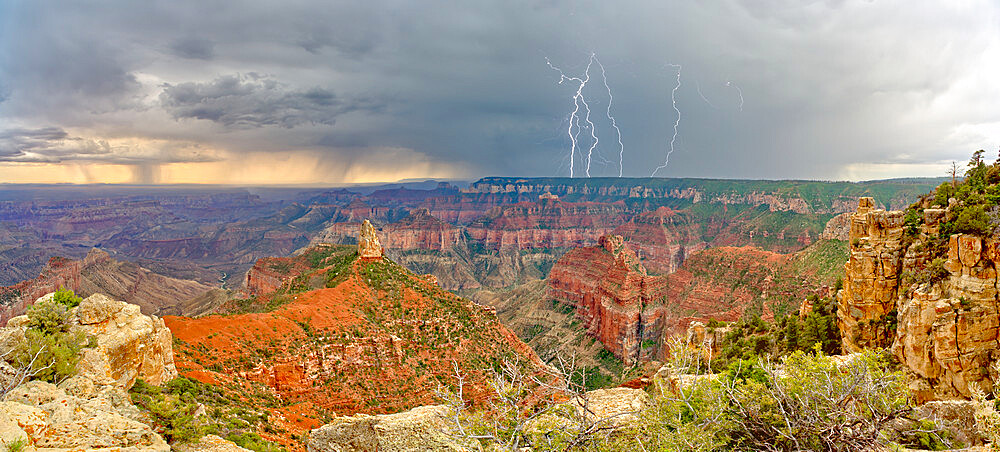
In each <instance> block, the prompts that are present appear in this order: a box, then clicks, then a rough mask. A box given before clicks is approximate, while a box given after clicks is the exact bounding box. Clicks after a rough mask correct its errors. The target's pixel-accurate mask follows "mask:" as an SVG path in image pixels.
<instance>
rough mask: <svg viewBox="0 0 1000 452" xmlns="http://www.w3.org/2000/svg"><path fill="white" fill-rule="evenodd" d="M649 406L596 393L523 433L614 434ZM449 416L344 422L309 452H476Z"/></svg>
mask: <svg viewBox="0 0 1000 452" xmlns="http://www.w3.org/2000/svg"><path fill="white" fill-rule="evenodd" d="M651 404H652V399H651V398H650V397H649V395H648V394H646V392H645V391H643V390H640V389H630V388H612V389H599V390H596V391H590V392H587V393H586V395H585V396H584V397H578V398H575V399H573V400H570V401H568V402H565V403H563V404H560V405H558V406H556V407H553V408H555V409H553V410H551V414H544V415H542V416H539V417H538V418H536V419H535V420H533V421H532V422H531V423H530V424H529V425H527V426H526V429H527V430H526V431H527V432H530V433H532V434H537V435H549V434H555V433H558V434H560V435H566V434H570V435H572V434H573V432H575V431H578V430H579V429H580V428H581V427H582V428H585V429H587V428H590V427H591V426H598V427H599V428H600V429H601V430H607V429H612V430H613V429H616V428H620V427H624V426H627V425H630V424H634V423H635V422H637V421H638V419H639V417H638V415H639V413H640V412H642V411H643V410H645V409H647V408H648V407H650V406H651ZM452 416H453V411H452V410H451V408H450V407H448V406H445V405H430V406H421V407H417V408H414V409H412V410H410V411H406V412H402V413H396V414H382V415H377V416H368V415H364V414H359V415H355V416H343V417H339V418H337V419H334V421H333V422H331V423H329V424H326V425H324V426H322V427H320V428H318V429H315V430H313V431H312V432H310V434H309V444H308V450H309V451H310V452H354V451H358V452H360V451H379V452H403V451H424V450H437V451H465V450H475V449H474V448H470V447H469V446H467V445H465V443H464V440H463V439H462V438H461V437H460V436H458V435H456V434H455V433H454V427H455V426H454V423H453V422H454V421H453V418H452Z"/></svg>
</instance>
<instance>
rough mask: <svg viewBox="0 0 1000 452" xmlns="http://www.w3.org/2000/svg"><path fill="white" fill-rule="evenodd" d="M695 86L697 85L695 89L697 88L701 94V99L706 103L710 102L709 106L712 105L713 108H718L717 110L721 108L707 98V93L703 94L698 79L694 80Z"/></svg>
mask: <svg viewBox="0 0 1000 452" xmlns="http://www.w3.org/2000/svg"><path fill="white" fill-rule="evenodd" d="M694 87H695V89H696V90H697V91H698V95H699V96H701V100H703V101H705V103H706V104H708V106H709V107H712V108H714V109H716V110H718V109H719V107H716V106H715V105H714V104H713V103H712V102H710V101H709V100H708V98H707V97H705V95H704V94H702V92H701V83H698V81H697V80H695V81H694Z"/></svg>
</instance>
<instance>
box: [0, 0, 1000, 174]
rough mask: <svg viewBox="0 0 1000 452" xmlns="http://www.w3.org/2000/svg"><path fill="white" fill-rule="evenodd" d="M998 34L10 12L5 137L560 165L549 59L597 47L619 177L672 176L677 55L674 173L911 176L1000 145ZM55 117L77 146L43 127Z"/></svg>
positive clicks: (56, 148) (415, 14)
mask: <svg viewBox="0 0 1000 452" xmlns="http://www.w3.org/2000/svg"><path fill="white" fill-rule="evenodd" d="M998 30H1000V5H997V4H996V2H994V1H992V0H963V1H958V2H947V4H943V3H938V2H910V1H905V0H885V1H878V2H869V1H862V0H837V1H825V2H823V1H821V2H808V3H804V2H796V1H792V0H721V1H718V2H702V1H697V0H670V1H661V0H643V1H636V2H602V1H596V0H595V1H560V0H554V1H545V2H529V1H520V0H514V1H499V0H498V1H482V2H443V1H434V0H429V1H426V2H412V1H392V0H381V1H373V2H350V1H334V2H327V1H323V2H321V1H318V0H294V1H289V2H282V3H281V5H280V7H276V6H275V4H274V3H272V2H264V1H249V2H241V3H240V4H232V3H228V2H218V1H215V0H209V1H185V0H179V1H173V2H165V3H159V4H157V3H154V2H130V1H125V0H113V1H108V2H100V3H96V4H87V5H76V4H73V3H69V4H61V3H60V4H56V3H50V2H45V1H37V2H0V123H2V124H5V125H7V126H8V127H10V128H11V129H14V128H15V127H18V128H20V129H18V130H20V132H19V133H20V134H19V135H18V134H13V135H12V134H11V133H12V132H8V133H7V136H6V137H5V138H3V140H4V141H3V142H2V144H3V146H4V147H3V154H2V155H3V157H0V158H3V159H7V160H11V159H15V158H22V159H26V158H39V159H45V158H54V159H58V158H62V157H60V155H61V154H60V152H67V153H69V154H70V155H79V156H86V155H100V156H106V158H109V159H110V158H112V156H113V155H116V154H121V155H127V156H128V157H127V158H128V159H132V160H135V159H147V160H148V161H150V162H157V161H160V160H163V159H166V160H171V161H176V160H177V159H178V158H180V157H179V156H184V155H188V154H184V153H180V154H178V153H176V152H174V151H171V150H169V149H168V147H163V146H158V147H154V148H151V149H148V150H147V151H148V152H147V151H143V152H137V151H136V150H135V149H132V148H130V149H127V150H122V149H119V148H117V147H114V146H111V147H107V148H105V147H101V146H100V143H101V140H102V137H111V136H118V137H122V136H128V137H138V138H148V139H150V140H154V141H156V142H157V143H162V142H171V141H176V142H178V143H195V144H200V145H202V146H205V147H212V148H219V149H227V150H229V151H231V152H232V153H234V154H236V155H238V154H240V153H242V152H250V151H253V152H274V153H282V152H286V151H287V150H289V149H305V150H310V151H315V152H317V153H320V154H321V155H323V156H325V158H327V159H329V160H331V161H336V160H343V161H351V160H353V158H354V157H356V154H358V153H361V152H365V151H364V150H365V149H368V148H375V147H378V148H393V149H409V150H412V151H413V152H415V153H419V154H422V155H426V156H427V158H428V159H429V160H432V161H437V162H457V163H460V164H462V165H463V166H464V167H466V168H471V172H470V174H468V176H469V177H477V176H481V175H486V174H503V175H526V176H542V175H566V174H568V153H569V152H568V150H569V143H570V141H569V137H568V136H567V134H566V127H567V125H568V123H567V122H566V121H567V114H568V113H569V111H570V110H571V109H572V107H573V101H572V95H573V93H574V91H575V88H574V86H572V84H571V83H563V84H559V83H558V82H559V77H558V74H557V73H555V72H554V71H552V70H551V69H549V68H548V67H547V66H546V65H545V57H549V58H550V59H551V61H552V62H553V64H556V65H558V66H560V67H561V68H562V69H563V70H565V71H566V73H567V74H568V75H582V72H583V69H584V66H585V64H586V61H587V57H588V56H589V54H590V53H591V52H597V54H598V55H599V56H600V58H601V61H602V62H603V63H604V65H605V67H606V69H607V77H608V83H609V85H610V86H611V88H612V89H613V92H614V96H615V97H614V108H613V112H614V113H615V114H616V115H617V116H616V118H617V123H618V125H619V126H620V127H621V131H622V139H623V142H624V144H625V153H624V160H623V166H624V170H625V171H624V173H625V175H631V176H646V175H649V174H650V173H651V171H652V169H653V168H655V167H656V166H657V165H659V164H662V162H663V159H664V156H665V153H666V151H667V147H668V143H669V142H670V139H671V133H672V126H673V123H674V121H675V119H676V113H675V111H674V109H673V106H672V104H671V90H672V89H673V87H674V83H675V82H676V73H674V72H673V71H672V70H671V69H670V67H669V66H667V64H668V63H675V64H681V65H683V71H682V75H681V80H682V86H681V87H680V88H679V89H678V90H677V96H676V99H677V107H678V108H679V109H680V110H681V112H682V118H681V122H680V125H679V129H678V131H679V136H678V138H677V141H676V144H677V146H676V152H675V153H674V154H673V155H672V156H671V159H670V161H671V163H670V166H669V167H668V168H667V170H666V171H665V172H661V173H660V174H665V175H668V176H708V177H720V176H721V177H769V178H779V177H803V178H806V177H808V178H838V177H853V175H854V174H862V175H863V174H868V173H865V171H869V173H870V172H871V168H875V167H881V168H896V167H898V168H901V169H899V170H898V171H897V172H898V173H899V175H902V174H905V171H906V168H907V165H925V164H932V163H935V162H939V161H942V160H950V159H959V158H963V157H965V155H966V154H967V153H968V152H969V150H970V149H979V148H984V147H992V146H995V144H996V143H995V141H997V140H1000V110H998V109H997V108H996V106H995V101H994V99H996V98H1000V88H998V85H997V84H996V83H995V82H994V80H995V74H996V73H997V72H1000V64H998V61H1000V54H998V50H997V49H1000V37H998V33H1000V32H998ZM234 74H242V75H234ZM258 74H268V75H267V76H262V75H258ZM591 75H592V76H595V77H596V75H597V73H595V72H592V73H591ZM737 86H738V87H739V88H740V89H741V90H742V92H743V96H744V100H745V104H744V105H743V108H742V110H741V109H740V108H739V98H738V92H737V90H736V88H735V87H737ZM3 87H6V91H4V90H3ZM696 87H698V88H700V92H699V90H696ZM5 93H6V94H5ZM585 94H586V95H587V96H588V97H587V98H588V100H589V101H591V102H592V104H591V106H592V108H593V112H594V119H595V122H596V126H597V132H598V133H599V136H600V138H601V142H600V145H599V146H598V147H597V149H596V152H597V153H599V154H600V157H598V156H597V155H595V159H594V162H595V163H594V168H593V169H594V171H593V173H594V174H595V175H597V174H599V175H610V174H615V175H617V166H618V161H617V155H618V149H617V142H616V140H615V139H614V137H615V135H614V132H613V131H612V130H611V129H610V127H609V124H608V122H607V121H606V118H605V117H604V113H605V109H606V107H607V102H608V98H607V92H606V90H605V87H604V86H603V84H602V83H600V81H599V80H598V79H596V78H595V79H593V80H592V82H591V84H590V85H588V87H587V89H586V91H585ZM702 96H704V98H705V99H708V101H705V100H703V99H702ZM709 103H711V105H709ZM46 127H55V128H56V130H71V131H73V134H75V135H77V136H76V138H79V140H80V141H75V140H74V137H72V136H69V137H65V138H61V139H57V138H52V139H44V137H43V138H39V137H34V138H32V136H33V134H32V133H28V132H32V131H35V132H37V131H39V130H43V129H44V128H46ZM84 132H86V133H84ZM39 133H40V132H39ZM15 135H16V136H15ZM581 135H583V136H586V135H589V134H588V133H587V132H586V131H584V132H583V133H582V134H581ZM83 136H87V137H88V138H82V137H83ZM990 140H993V141H994V142H990ZM584 144H585V145H586V144H588V143H587V142H584ZM109 146H110V145H109ZM161 148H162V149H166V150H160V149H161ZM12 149H13V150H14V151H12ZM80 149H84V151H81V150H80ZM88 149H89V150H90V151H86V150H88ZM87 152H91V154H88V153H87ZM80 158H82V157H80ZM102 158H103V157H102ZM192 158H194V157H192ZM389 163H391V162H389ZM576 164H577V168H579V165H581V164H582V162H581V161H580V160H577V162H576ZM866 165H867V166H866ZM893 165H896V166H893ZM894 171H895V170H894ZM845 175H847V176H845Z"/></svg>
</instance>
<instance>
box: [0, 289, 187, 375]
mask: <svg viewBox="0 0 1000 452" xmlns="http://www.w3.org/2000/svg"><path fill="white" fill-rule="evenodd" d="M51 297H52V294H48V295H46V296H44V297H42V298H40V299H39V300H38V301H36V303H37V302H41V301H44V300H47V299H49V298H51ZM67 322H68V323H69V329H70V331H79V332H82V333H83V334H84V335H85V336H86V337H89V338H92V339H93V343H94V344H95V346H94V347H86V348H84V349H83V350H82V351H81V352H80V354H81V356H80V360H79V362H78V363H77V374H78V375H80V376H83V377H86V378H88V379H90V380H92V381H93V382H95V384H98V385H114V386H116V387H119V388H121V389H123V390H125V391H127V390H129V389H130V388H131V387H132V385H133V384H134V383H135V380H136V379H137V378H142V379H143V380H145V381H146V382H148V383H150V384H154V385H159V384H162V383H165V382H167V381H169V380H171V379H173V378H174V377H176V376H177V369H176V368H175V366H174V354H173V337H172V336H171V334H170V330H169V329H167V327H166V326H165V325H164V323H163V320H162V319H159V318H157V317H156V316H146V315H143V314H142V313H141V312H140V311H139V306H136V305H134V304H129V303H125V302H122V301H117V300H112V299H111V298H108V297H107V296H105V295H102V294H94V295H91V296H89V297H87V298H84V299H83V301H81V302H80V305H79V306H77V307H76V308H73V309H72V310H70V315H69V319H68V320H67ZM27 323H28V317H27V316H18V317H14V318H13V319H11V320H10V321H9V322H8V325H7V327H4V328H0V338H2V340H0V342H2V343H0V345H6V346H11V345H14V344H16V341H19V340H24V331H25V329H26V328H27V327H26V325H27Z"/></svg>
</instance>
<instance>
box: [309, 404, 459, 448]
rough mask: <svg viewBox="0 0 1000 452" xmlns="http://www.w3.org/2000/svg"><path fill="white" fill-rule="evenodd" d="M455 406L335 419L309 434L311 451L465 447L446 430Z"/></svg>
mask: <svg viewBox="0 0 1000 452" xmlns="http://www.w3.org/2000/svg"><path fill="white" fill-rule="evenodd" d="M450 412H451V410H450V409H449V408H448V407H447V406H444V405H433V406H421V407H417V408H414V409H412V410H410V411H406V412H403V413H396V414H380V415H378V416H369V415H365V414H359V415H355V416H345V417H339V418H337V419H334V421H333V422H331V423H329V424H326V425H324V426H322V427H320V428H318V429H316V430H313V431H312V432H311V433H310V434H309V444H308V448H309V451H310V452H353V451H358V452H361V451H374V450H377V451H379V452H397V451H400V452H401V451H417V450H442V451H447V450H452V451H459V450H465V449H464V448H463V447H462V446H461V445H460V444H459V443H458V442H457V441H456V440H455V439H454V438H453V437H452V436H450V435H448V434H447V433H446V429H447V428H448V425H447V417H448V415H449V414H450Z"/></svg>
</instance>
